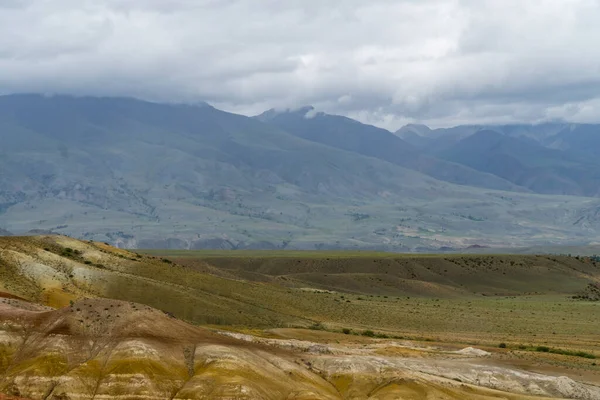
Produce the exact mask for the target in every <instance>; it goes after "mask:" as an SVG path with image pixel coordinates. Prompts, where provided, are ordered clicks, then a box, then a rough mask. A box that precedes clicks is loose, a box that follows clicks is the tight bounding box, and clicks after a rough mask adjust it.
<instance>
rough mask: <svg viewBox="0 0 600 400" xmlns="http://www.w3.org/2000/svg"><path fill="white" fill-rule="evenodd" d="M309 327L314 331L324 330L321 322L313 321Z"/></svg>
mask: <svg viewBox="0 0 600 400" xmlns="http://www.w3.org/2000/svg"><path fill="white" fill-rule="evenodd" d="M310 329H312V330H314V331H324V330H325V325H323V324H322V323H321V322H315V323H314V324H312V325H311V326H310Z"/></svg>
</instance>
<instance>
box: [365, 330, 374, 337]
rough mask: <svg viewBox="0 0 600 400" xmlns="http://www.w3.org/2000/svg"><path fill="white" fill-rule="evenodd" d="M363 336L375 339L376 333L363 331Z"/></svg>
mask: <svg viewBox="0 0 600 400" xmlns="http://www.w3.org/2000/svg"><path fill="white" fill-rule="evenodd" d="M362 335H363V336H367V337H375V332H373V331H372V330H368V329H367V330H366V331H363V333H362Z"/></svg>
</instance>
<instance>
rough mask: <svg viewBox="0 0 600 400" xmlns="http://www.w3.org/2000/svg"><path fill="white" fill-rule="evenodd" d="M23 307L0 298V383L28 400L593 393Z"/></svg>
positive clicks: (128, 310)
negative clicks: (1, 300) (29, 399)
mask: <svg viewBox="0 0 600 400" xmlns="http://www.w3.org/2000/svg"><path fill="white" fill-rule="evenodd" d="M22 305H23V303H22V302H20V301H18V300H12V301H9V300H5V301H3V302H2V303H0V322H1V325H0V338H1V341H0V343H1V344H0V346H1V347H0V348H1V349H2V353H1V358H0V361H1V364H0V366H1V370H0V372H1V373H2V375H1V377H2V379H1V380H0V391H3V392H5V393H7V394H8V395H12V396H22V397H26V398H31V399H78V398H91V399H94V398H97V399H112V398H123V397H122V396H125V398H128V399H233V398H235V399H314V398H319V399H345V398H353V399H393V398H394V399H395V398H406V399H425V398H436V399H494V398H502V399H526V398H530V396H528V395H529V394H535V395H541V396H546V397H568V398H577V399H590V400H591V399H597V398H598V396H600V388H595V387H593V386H589V385H585V384H581V383H577V382H575V381H573V380H571V379H569V378H565V377H562V378H554V377H550V376H544V375H540V374H534V373H528V372H525V371H515V370H510V369H507V368H501V367H492V366H490V365H488V364H487V363H486V362H485V360H478V359H477V358H476V357H475V358H474V357H473V355H472V354H476V353H467V354H468V355H467V356H463V355H462V354H461V353H452V354H442V353H439V354H436V355H435V357H434V358H432V359H427V360H426V361H424V360H423V359H418V358H416V359H415V358H407V357H397V356H389V355H380V354H378V352H377V350H380V349H381V347H380V346H378V345H377V344H376V343H372V344H371V345H369V346H361V348H360V349H358V348H356V347H353V346H346V347H344V346H335V347H331V346H323V345H321V346H319V345H311V346H307V344H308V345H310V343H303V342H293V341H292V342H290V341H284V340H270V341H260V340H254V339H253V338H252V337H248V336H245V337H240V335H222V334H221V335H220V334H218V333H216V332H211V331H208V330H206V329H202V328H196V327H192V326H190V325H187V324H186V323H183V322H181V321H178V320H176V319H173V318H170V317H169V316H167V315H165V314H164V313H162V312H160V311H157V310H154V309H151V308H149V307H146V306H143V305H139V304H135V303H125V302H119V301H113V300H100V299H99V300H83V301H79V302H76V303H74V304H73V305H71V306H69V307H66V308H63V309H60V310H56V311H30V310H26V309H23V307H22ZM232 336H237V337H232ZM240 339H245V340H240ZM389 347H393V348H399V349H401V348H403V346H401V345H397V344H394V343H390V344H388V348H389ZM388 351H389V350H388ZM463 353H464V352H463ZM481 353H482V354H485V352H481ZM474 385H477V386H474ZM503 391H510V392H513V393H514V394H509V393H506V392H505V393H503ZM531 398H532V397H531Z"/></svg>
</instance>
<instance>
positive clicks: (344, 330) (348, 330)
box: [342, 328, 352, 335]
mask: <svg viewBox="0 0 600 400" xmlns="http://www.w3.org/2000/svg"><path fill="white" fill-rule="evenodd" d="M342 332H343V333H344V335H349V334H350V332H352V331H351V330H350V329H348V328H344V329H342Z"/></svg>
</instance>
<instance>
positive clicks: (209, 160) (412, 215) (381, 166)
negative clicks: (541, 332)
mask: <svg viewBox="0 0 600 400" xmlns="http://www.w3.org/2000/svg"><path fill="white" fill-rule="evenodd" d="M596 132H600V126H595V125H577V124H565V123H557V124H545V125H531V126H528V125H527V126H526V125H523V126H486V127H483V126H477V127H475V126H463V127H455V128H451V129H441V130H440V129H429V128H428V127H426V126H422V125H411V126H407V127H404V128H402V129H401V130H400V131H398V132H395V133H392V132H389V131H387V130H385V129H381V128H377V127H374V126H370V125H366V124H363V123H360V122H358V121H355V120H352V119H349V118H346V117H342V116H335V115H329V114H325V113H321V112H317V111H316V110H314V109H313V108H312V107H304V108H300V109H297V110H286V111H276V110H270V111H267V112H265V113H263V114H261V115H259V116H256V117H254V118H250V117H246V116H242V115H237V114H233V113H228V112H224V111H221V110H218V109H216V108H214V107H212V106H210V105H208V104H204V103H201V104H195V105H185V104H159V103H152V102H147V101H142V100H137V99H132V98H95V97H70V96H42V95H37V94H27V95H25V94H23V95H7V96H0V228H2V229H5V230H7V231H10V232H13V233H15V234H24V233H27V232H29V231H32V230H34V232H36V233H39V232H41V231H43V232H57V233H64V234H69V235H72V236H75V237H78V238H82V239H94V240H103V241H107V242H110V243H113V244H117V245H119V246H126V247H147V248H151V247H161V248H235V249H238V248H297V249H305V248H355V249H356V248H360V249H379V250H393V251H433V250H436V251H437V250H450V249H461V248H465V247H469V246H475V245H479V246H481V245H485V246H503V247H506V246H520V245H554V244H586V243H594V242H597V241H599V239H600V199H599V198H598V196H599V195H600V190H599V187H600V185H599V183H600V163H599V162H598V161H596V159H595V157H594V155H593V153H594V152H593V149H594V148H596V149H599V148H600V147H599V146H598V144H600V143H599V142H598V140H599V139H598V138H600V136H598V135H599V134H598V133H596ZM594 146H595V147H594Z"/></svg>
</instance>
